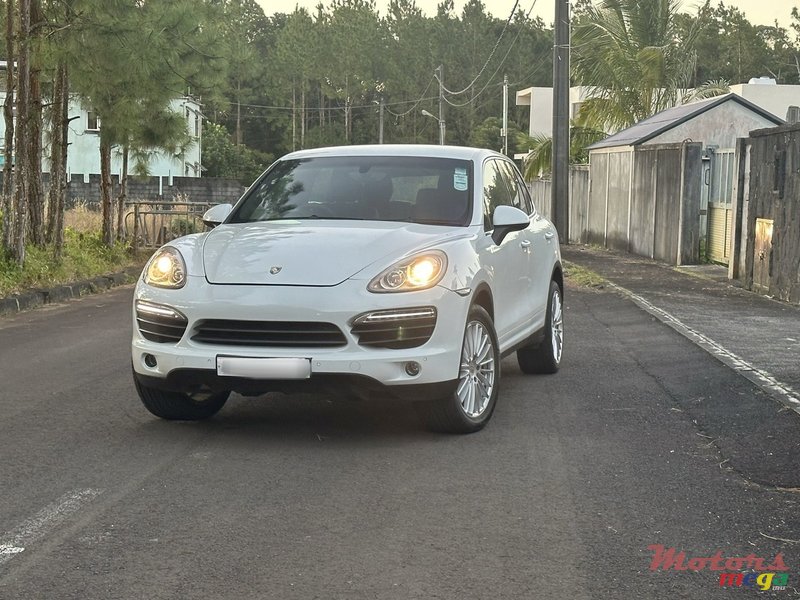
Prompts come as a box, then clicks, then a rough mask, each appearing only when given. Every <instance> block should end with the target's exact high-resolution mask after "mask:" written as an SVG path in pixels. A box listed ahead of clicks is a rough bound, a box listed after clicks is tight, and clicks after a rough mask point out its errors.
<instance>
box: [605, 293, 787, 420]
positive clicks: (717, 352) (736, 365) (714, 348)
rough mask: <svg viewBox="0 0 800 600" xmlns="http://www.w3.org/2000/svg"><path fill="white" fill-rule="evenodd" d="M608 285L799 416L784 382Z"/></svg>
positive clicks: (654, 308)
mask: <svg viewBox="0 0 800 600" xmlns="http://www.w3.org/2000/svg"><path fill="white" fill-rule="evenodd" d="M608 285H609V287H611V288H613V289H615V290H617V291H618V292H619V293H620V294H622V295H623V296H626V297H628V298H630V299H631V300H632V301H633V303H634V304H636V305H637V306H638V307H639V308H641V309H642V310H644V311H646V312H648V313H650V314H651V315H653V316H654V317H655V318H656V319H658V320H659V321H661V322H662V323H664V324H665V325H667V326H669V327H671V328H672V329H674V330H675V331H677V332H678V333H680V334H681V335H682V336H684V337H685V338H687V339H689V340H691V341H692V342H694V343H695V344H697V345H698V346H700V347H701V348H702V349H703V350H705V351H706V352H708V353H709V354H711V355H712V356H714V357H715V358H717V360H719V361H720V362H722V363H723V364H725V365H727V366H728V367H730V368H731V369H733V370H734V371H736V372H737V373H739V374H740V375H742V376H743V377H745V378H746V379H748V380H750V381H751V382H752V383H754V384H756V385H757V386H758V387H760V388H761V389H762V390H764V391H765V392H767V394H769V395H770V396H772V397H773V398H775V399H777V400H778V401H779V402H780V403H781V404H783V405H784V406H786V407H787V408H790V409H792V410H793V411H795V412H797V413H800V394H798V393H797V392H796V391H795V390H793V389H792V388H791V387H789V386H788V385H786V384H785V383H781V382H780V381H778V380H777V379H775V377H773V376H772V375H770V374H769V373H768V372H767V371H764V370H763V369H759V368H758V367H755V366H754V365H751V364H750V363H749V362H747V361H746V360H744V359H743V358H742V357H740V356H738V355H736V354H734V353H733V352H731V351H730V350H728V349H726V348H725V347H724V346H722V345H720V344H718V343H717V342H715V341H714V340H712V339H711V338H710V337H708V336H706V335H704V334H702V333H700V332H699V331H697V330H695V329H692V328H691V327H689V326H688V325H686V324H685V323H684V322H683V321H681V320H680V319H678V318H677V317H675V316H673V315H671V314H670V313H668V312H667V311H665V310H664V309H662V308H658V307H657V306H655V305H654V304H652V303H651V302H650V301H648V300H645V299H644V298H643V297H642V296H639V295H638V294H634V293H633V292H632V291H630V290H628V289H626V288H624V287H621V286H619V285H617V284H615V283H611V282H608Z"/></svg>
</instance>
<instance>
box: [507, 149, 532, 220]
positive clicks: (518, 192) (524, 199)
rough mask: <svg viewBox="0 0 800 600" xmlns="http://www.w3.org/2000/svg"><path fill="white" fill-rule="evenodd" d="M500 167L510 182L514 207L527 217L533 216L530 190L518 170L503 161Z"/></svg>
mask: <svg viewBox="0 0 800 600" xmlns="http://www.w3.org/2000/svg"><path fill="white" fill-rule="evenodd" d="M500 165H501V168H502V170H503V173H504V174H505V176H506V178H507V179H506V180H507V181H508V185H509V188H510V189H511V195H512V197H513V202H512V206H515V207H516V208H519V209H520V210H521V211H523V212H524V213H525V214H526V215H530V214H533V210H532V206H531V198H530V195H529V194H528V188H527V186H526V185H525V182H524V181H523V180H522V178H521V177H520V175H519V173H518V172H517V169H516V168H515V167H514V165H512V164H511V163H510V162H508V161H502V162H501V163H500Z"/></svg>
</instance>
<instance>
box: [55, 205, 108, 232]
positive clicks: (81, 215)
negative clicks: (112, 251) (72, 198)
mask: <svg viewBox="0 0 800 600" xmlns="http://www.w3.org/2000/svg"><path fill="white" fill-rule="evenodd" d="M98 208H99V206H98ZM64 226H65V227H69V228H70V229H72V230H73V231H77V232H79V233H90V232H93V231H102V229H103V215H102V213H101V212H100V211H99V210H94V209H93V208H92V205H91V204H89V203H88V202H86V201H85V200H79V201H77V202H76V203H75V206H74V207H73V208H70V209H69V210H66V211H64Z"/></svg>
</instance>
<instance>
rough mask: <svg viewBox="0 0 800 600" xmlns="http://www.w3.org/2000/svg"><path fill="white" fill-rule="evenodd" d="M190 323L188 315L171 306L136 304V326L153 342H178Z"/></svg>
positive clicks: (145, 337) (144, 336)
mask: <svg viewBox="0 0 800 600" xmlns="http://www.w3.org/2000/svg"><path fill="white" fill-rule="evenodd" d="M188 323H189V322H188V321H187V320H186V317H184V316H183V315H182V314H180V313H179V312H177V311H174V310H172V309H169V308H161V307H158V306H154V305H147V304H137V306H136V326H137V327H138V328H139V333H140V334H142V337H143V338H144V339H146V340H149V341H151V342H158V343H161V344H167V343H172V344H177V343H178V342H180V341H181V338H182V337H183V334H184V333H185V332H186V326H187V325H188Z"/></svg>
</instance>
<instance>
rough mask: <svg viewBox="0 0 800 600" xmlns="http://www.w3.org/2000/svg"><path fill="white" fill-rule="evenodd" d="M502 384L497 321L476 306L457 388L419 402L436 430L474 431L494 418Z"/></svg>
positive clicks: (467, 329) (467, 331)
mask: <svg viewBox="0 0 800 600" xmlns="http://www.w3.org/2000/svg"><path fill="white" fill-rule="evenodd" d="M476 342H477V346H478V347H477V348H475V346H476ZM487 385H488V390H487V389H486V388H487ZM499 388H500V351H499V348H498V344H497V335H496V334H495V331H494V324H493V323H492V318H491V317H490V316H489V313H487V312H486V310H484V309H483V308H482V307H480V306H473V307H472V308H470V311H469V315H468V317H467V323H466V325H465V326H464V338H463V341H462V342H461V359H460V368H459V374H458V380H457V384H456V387H455V389H454V390H453V391H452V392H451V393H449V394H448V395H447V396H445V397H443V398H439V399H436V400H433V401H431V402H422V403H419V404H417V405H416V406H417V410H418V411H419V412H420V415H421V416H422V418H423V419H424V420H425V422H426V424H427V425H428V427H429V428H430V429H432V430H433V431H440V432H446V433H473V432H475V431H479V430H481V429H483V428H484V427H485V426H486V424H487V423H488V422H489V420H490V419H491V418H492V413H493V412H494V407H495V404H496V403H497V395H498V391H499Z"/></svg>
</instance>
